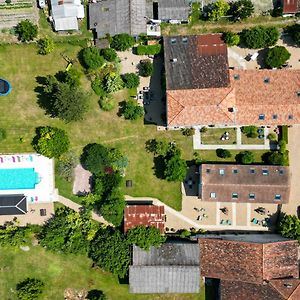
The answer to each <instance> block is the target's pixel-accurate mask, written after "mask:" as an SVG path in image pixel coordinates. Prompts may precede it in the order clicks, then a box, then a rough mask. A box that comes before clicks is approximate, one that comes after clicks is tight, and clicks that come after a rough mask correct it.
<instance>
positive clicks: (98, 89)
mask: <svg viewBox="0 0 300 300" xmlns="http://www.w3.org/2000/svg"><path fill="white" fill-rule="evenodd" d="M91 86H92V89H93V91H94V92H95V94H96V95H98V96H100V97H106V96H107V93H106V91H105V88H104V85H103V82H102V80H100V79H99V78H96V79H95V80H94V81H92V84H91Z"/></svg>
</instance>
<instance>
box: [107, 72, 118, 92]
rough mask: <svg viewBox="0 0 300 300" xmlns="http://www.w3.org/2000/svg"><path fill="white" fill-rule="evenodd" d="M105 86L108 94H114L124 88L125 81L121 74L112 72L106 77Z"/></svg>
mask: <svg viewBox="0 0 300 300" xmlns="http://www.w3.org/2000/svg"><path fill="white" fill-rule="evenodd" d="M103 86H104V89H105V91H106V92H107V93H114V92H117V91H119V90H121V89H122V88H123V81H122V79H121V76H120V75H119V74H117V73H114V72H112V73H109V74H107V75H106V76H105V77H104V80H103Z"/></svg>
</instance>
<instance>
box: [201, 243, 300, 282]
mask: <svg viewBox="0 0 300 300" xmlns="http://www.w3.org/2000/svg"><path fill="white" fill-rule="evenodd" d="M199 245H200V262H201V263H200V267H201V275H202V276H204V277H209V278H219V279H224V280H231V281H243V282H249V283H258V284H262V283H263V282H264V281H265V280H271V279H276V278H286V277H298V275H299V268H298V244H297V241H280V242H271V243H254V242H244V241H234V240H225V239H224V240H222V239H215V238H200V239H199Z"/></svg>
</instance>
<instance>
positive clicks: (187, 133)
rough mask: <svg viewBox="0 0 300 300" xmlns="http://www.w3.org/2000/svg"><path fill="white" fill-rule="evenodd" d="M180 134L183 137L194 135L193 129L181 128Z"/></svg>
mask: <svg viewBox="0 0 300 300" xmlns="http://www.w3.org/2000/svg"><path fill="white" fill-rule="evenodd" d="M181 132H182V134H183V135H185V136H192V135H194V134H195V128H182V129H181Z"/></svg>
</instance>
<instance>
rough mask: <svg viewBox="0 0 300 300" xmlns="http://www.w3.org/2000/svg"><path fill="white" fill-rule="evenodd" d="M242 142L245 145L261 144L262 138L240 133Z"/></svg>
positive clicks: (262, 142)
mask: <svg viewBox="0 0 300 300" xmlns="http://www.w3.org/2000/svg"><path fill="white" fill-rule="evenodd" d="M242 144H245V145H263V144H264V139H259V138H258V137H257V138H249V137H247V136H246V135H245V134H244V133H242Z"/></svg>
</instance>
